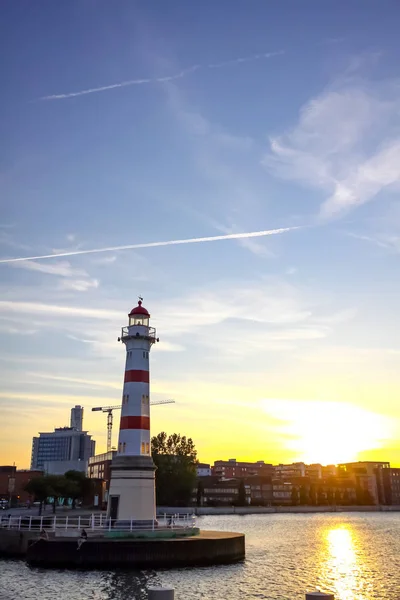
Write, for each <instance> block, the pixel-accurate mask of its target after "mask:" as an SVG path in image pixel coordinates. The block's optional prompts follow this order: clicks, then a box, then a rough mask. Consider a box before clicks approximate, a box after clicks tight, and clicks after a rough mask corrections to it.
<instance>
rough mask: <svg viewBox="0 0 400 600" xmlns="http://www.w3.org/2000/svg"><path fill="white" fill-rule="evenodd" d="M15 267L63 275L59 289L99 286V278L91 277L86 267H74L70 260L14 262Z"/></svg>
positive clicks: (73, 289)
mask: <svg viewBox="0 0 400 600" xmlns="http://www.w3.org/2000/svg"><path fill="white" fill-rule="evenodd" d="M11 264H12V266H13V267H17V268H20V269H26V270H28V271H36V272H39V273H45V274H47V275H55V276H58V277H61V278H62V279H61V281H60V283H59V286H58V289H59V290H69V291H76V292H86V291H87V290H89V289H91V288H97V287H98V286H99V282H98V280H97V279H92V278H91V277H89V275H88V273H87V272H86V271H85V270H84V269H78V268H75V267H72V266H71V264H70V263H69V262H68V261H56V262H52V263H40V262H35V261H34V260H27V261H19V262H12V263H11Z"/></svg>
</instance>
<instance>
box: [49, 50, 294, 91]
mask: <svg viewBox="0 0 400 600" xmlns="http://www.w3.org/2000/svg"><path fill="white" fill-rule="evenodd" d="M281 54H284V51H283V50H280V51H277V52H263V53H261V54H251V55H249V56H242V57H238V58H233V59H231V60H226V61H222V62H217V63H210V64H206V65H200V64H199V65H192V66H191V67H188V68H186V69H183V70H181V71H179V72H178V73H175V74H174V75H168V76H166V77H146V78H142V79H128V80H127V81H120V82H119V83H113V84H111V85H103V86H100V87H95V88H89V89H86V90H80V91H78V92H68V93H65V94H52V95H49V96H42V97H41V98H39V100H66V99H68V98H76V97H78V96H86V95H88V94H97V93H99V92H106V91H109V90H115V89H117V88H123V87H129V86H133V85H149V84H158V83H168V82H171V81H175V80H177V79H182V78H184V77H187V76H188V75H191V74H192V73H195V72H196V71H200V70H207V69H222V68H226V67H230V66H234V65H238V64H242V63H247V62H253V61H257V60H265V59H268V58H272V57H275V56H279V55H281Z"/></svg>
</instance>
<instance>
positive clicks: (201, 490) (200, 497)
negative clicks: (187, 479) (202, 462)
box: [196, 478, 204, 506]
mask: <svg viewBox="0 0 400 600" xmlns="http://www.w3.org/2000/svg"><path fill="white" fill-rule="evenodd" d="M203 496H204V483H203V482H202V480H201V478H200V479H199V480H198V482H197V492H196V505H197V506H202V504H203Z"/></svg>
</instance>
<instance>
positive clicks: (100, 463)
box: [87, 450, 117, 506]
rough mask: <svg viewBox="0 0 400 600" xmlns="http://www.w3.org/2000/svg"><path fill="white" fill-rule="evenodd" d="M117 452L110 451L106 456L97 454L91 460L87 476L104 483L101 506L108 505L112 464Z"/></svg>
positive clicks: (105, 453) (100, 500)
mask: <svg viewBox="0 0 400 600" xmlns="http://www.w3.org/2000/svg"><path fill="white" fill-rule="evenodd" d="M116 454H117V451H116V450H110V452H104V454H96V456H92V457H91V458H89V464H88V470H87V474H88V477H90V479H98V480H99V481H102V482H103V485H102V488H101V498H100V499H99V505H100V506H101V505H106V504H107V501H108V491H109V489H110V479H111V463H112V460H113V458H114V456H116Z"/></svg>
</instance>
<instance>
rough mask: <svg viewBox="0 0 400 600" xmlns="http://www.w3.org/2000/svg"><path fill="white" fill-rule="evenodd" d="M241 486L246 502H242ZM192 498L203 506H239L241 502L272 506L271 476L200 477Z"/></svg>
mask: <svg viewBox="0 0 400 600" xmlns="http://www.w3.org/2000/svg"><path fill="white" fill-rule="evenodd" d="M241 486H243V488H242V489H243V490H244V503H243V502H241V500H243V498H242V499H241V498H240V488H241ZM199 490H200V494H199ZM199 496H200V497H199ZM192 500H193V503H194V504H195V503H200V505H201V506H237V505H238V504H239V502H240V503H241V504H244V505H249V504H251V505H253V506H270V505H271V504H272V483H271V478H270V477H262V476H258V475H253V476H251V477H244V478H232V479H225V478H219V477H215V476H212V477H200V478H199V479H198V485H197V487H196V488H195V489H194V490H193V497H192ZM199 501H200V502H199Z"/></svg>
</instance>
